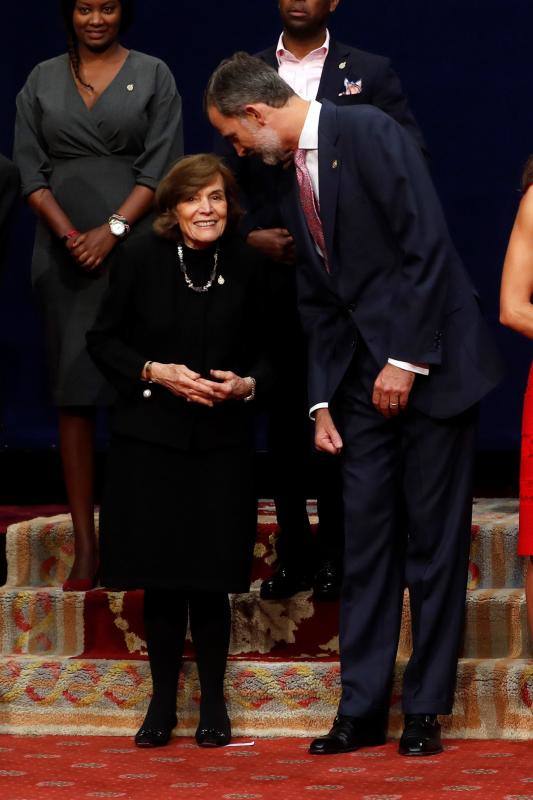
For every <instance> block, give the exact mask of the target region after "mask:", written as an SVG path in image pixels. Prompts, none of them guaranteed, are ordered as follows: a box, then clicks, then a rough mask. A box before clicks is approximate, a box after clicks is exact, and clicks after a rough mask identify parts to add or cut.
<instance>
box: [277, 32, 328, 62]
mask: <svg viewBox="0 0 533 800" xmlns="http://www.w3.org/2000/svg"><path fill="white" fill-rule="evenodd" d="M329 42H330V35H329V30H328V29H327V28H326V38H325V39H324V44H322V45H320V47H317V48H316V50H311V52H310V53H308V54H307V55H306V56H304V57H303V58H296V56H295V55H293V54H292V53H291V51H290V50H287V49H286V48H285V45H284V44H283V33H281V34H280V37H279V39H278V45H277V47H276V58H277V59H278V64H280V63H281V59H282V58H285V59H287V60H289V61H295V62H297V63H300V62H301V61H305V60H306V59H308V58H311V57H313V56H316V55H318V54H320V55H323V56H327V54H328V53H329Z"/></svg>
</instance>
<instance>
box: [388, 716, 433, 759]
mask: <svg viewBox="0 0 533 800" xmlns="http://www.w3.org/2000/svg"><path fill="white" fill-rule="evenodd" d="M442 750H443V748H442V742H441V739H440V725H439V722H438V720H437V715H436V714H406V715H405V725H404V729H403V733H402V737H401V739H400V745H399V747H398V752H399V753H400V755H402V756H434V755H436V754H437V753H442Z"/></svg>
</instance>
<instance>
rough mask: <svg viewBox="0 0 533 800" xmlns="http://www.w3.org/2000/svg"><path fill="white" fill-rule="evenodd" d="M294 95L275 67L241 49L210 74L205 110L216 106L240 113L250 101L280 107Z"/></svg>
mask: <svg viewBox="0 0 533 800" xmlns="http://www.w3.org/2000/svg"><path fill="white" fill-rule="evenodd" d="M293 95H294V92H293V90H292V89H291V87H290V86H289V85H288V84H287V83H285V81H284V80H282V79H281V78H280V77H279V75H278V73H277V72H276V70H275V69H272V67H269V65H268V64H265V62H264V61H262V60H261V59H260V58H255V57H254V56H251V55H249V54H248V53H242V52H241V53H235V55H233V56H231V58H226V59H224V61H222V62H221V63H220V64H219V65H218V67H217V68H216V70H215V71H214V72H213V74H212V75H211V77H210V78H209V83H208V84H207V89H206V90H205V99H204V102H205V108H206V111H207V110H208V109H209V108H211V107H212V106H214V108H216V109H217V111H219V112H220V113H221V114H223V115H224V116H225V117H240V116H242V115H243V114H244V109H245V107H246V106H247V105H250V104H251V103H265V104H266V105H267V106H272V107H273V108H281V107H282V106H284V105H286V103H287V102H288V101H289V100H290V98H291V97H293Z"/></svg>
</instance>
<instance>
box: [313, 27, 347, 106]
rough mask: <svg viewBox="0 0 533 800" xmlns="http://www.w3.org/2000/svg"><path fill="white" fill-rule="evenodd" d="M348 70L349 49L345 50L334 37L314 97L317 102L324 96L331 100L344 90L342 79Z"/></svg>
mask: <svg viewBox="0 0 533 800" xmlns="http://www.w3.org/2000/svg"><path fill="white" fill-rule="evenodd" d="M349 70H350V51H349V50H345V49H344V48H343V47H342V46H341V45H339V44H338V43H337V42H336V41H335V40H334V39H331V40H330V43H329V51H328V54H327V56H326V61H325V62H324V68H323V70H322V77H321V79H320V84H319V86H318V92H317V96H316V99H317V100H318V101H319V102H321V100H322V98H324V97H326V98H328V99H330V100H332V99H333V98H334V97H337V96H338V94H339V93H340V92H342V91H344V79H345V77H346V75H347V74H348V73H349Z"/></svg>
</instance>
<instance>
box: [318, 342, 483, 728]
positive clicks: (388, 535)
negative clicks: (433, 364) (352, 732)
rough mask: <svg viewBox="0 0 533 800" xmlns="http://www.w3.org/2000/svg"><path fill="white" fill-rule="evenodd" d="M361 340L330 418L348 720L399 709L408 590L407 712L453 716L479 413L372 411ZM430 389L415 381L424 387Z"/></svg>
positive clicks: (343, 707)
mask: <svg viewBox="0 0 533 800" xmlns="http://www.w3.org/2000/svg"><path fill="white" fill-rule="evenodd" d="M379 370H380V367H379V366H378V365H377V364H376V362H375V361H374V359H373V358H372V356H371V355H370V353H369V351H368V350H367V348H366V346H365V345H364V343H363V342H362V341H361V340H359V342H358V346H357V351H356V354H355V356H354V360H353V362H352V364H351V366H350V368H349V370H348V373H347V375H346V376H345V379H344V381H343V383H342V385H341V387H340V389H339V391H338V392H337V395H336V398H335V401H334V403H333V404H332V413H333V417H334V420H335V422H336V424H337V425H338V427H339V431H340V433H341V435H342V437H343V440H344V449H343V456H342V469H343V483H344V510H345V563H344V584H343V589H342V596H341V615H340V658H341V682H342V697H341V701H340V707H339V711H340V713H342V714H349V715H353V716H358V717H361V716H366V715H368V714H372V713H375V712H381V711H386V710H387V709H388V707H389V699H390V692H391V687H392V677H393V671H394V665H395V659H396V651H397V647H398V639H399V632H400V624H401V614H402V600H403V593H404V587H405V586H407V587H408V589H409V595H410V604H411V616H412V635H413V652H412V656H411V658H410V660H409V662H408V664H407V667H406V669H405V674H404V682H403V709H404V712H405V713H411V714H414V713H428V714H449V713H450V712H451V709H452V705H453V698H454V691H455V680H456V672H457V660H458V654H459V647H460V642H461V636H462V630H463V623H464V613H465V594H466V585H467V577H468V557H469V548H470V538H471V519H472V473H473V463H474V451H475V439H476V424H477V416H478V415H477V407H474V408H472V409H469V410H468V411H466V412H464V413H463V414H461V415H459V416H456V417H453V418H450V419H434V418H430V417H428V416H425V415H424V414H422V413H420V412H418V411H417V410H416V409H414V408H413V407H412V406H411V407H409V408H408V409H407V410H406V411H405V412H404V413H402V414H400V415H399V416H398V417H395V418H392V419H386V418H385V417H383V416H382V415H381V414H379V413H378V412H377V411H376V410H375V409H374V407H373V406H372V402H371V397H372V387H373V384H374V381H375V379H376V377H377V375H378V373H379ZM423 380H430V378H426V377H423V376H417V377H416V379H415V386H414V387H413V392H416V382H417V381H423Z"/></svg>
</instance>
